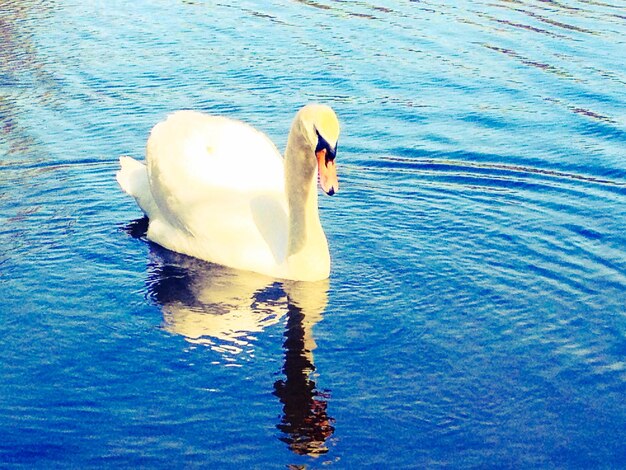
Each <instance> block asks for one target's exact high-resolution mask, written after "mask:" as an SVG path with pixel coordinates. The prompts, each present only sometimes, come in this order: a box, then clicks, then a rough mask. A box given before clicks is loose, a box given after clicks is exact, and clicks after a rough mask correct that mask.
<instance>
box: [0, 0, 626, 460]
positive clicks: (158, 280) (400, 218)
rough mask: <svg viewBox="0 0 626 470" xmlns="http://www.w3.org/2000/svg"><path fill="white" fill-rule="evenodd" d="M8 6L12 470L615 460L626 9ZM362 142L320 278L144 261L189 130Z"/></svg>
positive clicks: (0, 190) (4, 237)
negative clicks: (338, 128)
mask: <svg viewBox="0 0 626 470" xmlns="http://www.w3.org/2000/svg"><path fill="white" fill-rule="evenodd" d="M131 3H132V4H130V3H129V2H119V1H114V2H109V3H107V4H106V5H104V4H101V3H98V2H87V3H85V2H76V1H72V0H51V1H43V0H41V1H36V0H30V1H17V0H13V1H11V0H9V1H4V2H2V3H1V5H0V35H1V38H0V43H1V44H2V46H1V47H0V181H1V183H0V218H1V221H2V223H1V224H0V294H1V295H0V337H1V338H2V340H1V341H0V364H1V369H0V435H1V436H2V437H3V439H2V440H1V442H0V462H1V463H2V464H5V465H7V464H8V465H11V464H17V465H23V466H26V467H31V466H37V467H50V466H63V467H66V466H70V465H80V466H87V467H101V466H124V467H130V466H133V467H134V466H143V467H171V466H172V465H173V464H175V465H176V466H182V465H193V466H201V465H206V466H211V467H215V466H222V467H232V468H242V467H249V466H252V467H257V468H285V467H287V466H289V465H300V466H308V467H309V468H319V467H322V466H326V465H328V464H330V465H332V466H335V467H338V468H345V467H348V468H350V467H361V466H363V467H370V468H373V467H379V468H380V467H399V468H411V467H412V468H420V467H431V468H432V467H434V468H437V467H443V468H471V467H476V466H481V467H516V468H519V467H524V468H528V467H540V468H589V467H619V466H621V465H623V462H624V461H625V460H626V453H625V451H624V445H623V430H624V428H625V427H626V405H625V404H624V403H625V401H624V395H625V392H626V309H625V307H624V305H625V304H626V261H625V260H626V235H625V233H626V230H625V226H626V223H625V222H626V163H625V162H626V160H625V159H624V155H625V153H626V152H625V151H626V114H625V113H624V109H625V101H626V93H625V92H624V90H625V89H626V88H625V85H626V74H625V72H624V71H625V70H626V63H625V62H626V61H625V60H624V57H626V53H625V52H626V47H625V43H626V41H625V40H624V30H625V23H626V15H625V14H624V12H625V11H626V9H625V8H624V7H626V4H624V3H623V2H605V1H595V0H584V1H583V0H581V1H573V0H571V1H570V0H562V1H550V2H546V1H530V0H520V1H495V2H486V1H478V2H455V3H454V4H443V5H442V4H440V2H382V3H381V2H378V3H376V4H371V3H368V2H364V1H342V2H332V1H292V2H287V1H272V2H255V1H246V2H240V3H238V4H237V5H229V4H222V3H218V2H210V1H199V0H198V1H181V2H175V1H167V2H166V1H137V2H131ZM310 101H321V102H325V103H328V104H330V105H332V106H333V107H334V108H335V110H336V111H337V113H338V115H339V117H340V119H341V121H342V125H343V133H342V136H341V139H340V145H339V154H338V160H337V162H338V165H339V173H340V179H341V192H340V193H339V194H338V195H337V196H336V197H333V198H326V197H323V198H321V199H320V204H321V210H322V218H323V223H324V226H325V228H326V233H327V236H328V239H329V242H330V246H331V254H332V258H333V271H332V275H331V278H330V280H329V281H328V282H322V283H313V284H297V283H284V282H280V281H278V280H275V279H269V278H264V277H262V276H257V275H252V274H250V273H242V272H238V271H233V270H229V269H225V268H221V267H218V266H214V265H210V264H207V263H203V262H199V261H197V260H193V259H190V258H187V257H184V256H181V255H177V254H174V253H171V252H168V251H167V250H164V249H162V248H159V247H158V246H154V245H152V244H150V243H148V242H147V241H146V240H145V237H144V236H143V234H144V230H145V221H142V220H141V214H140V212H139V211H138V209H137V208H136V206H135V205H134V203H133V201H132V199H130V198H129V197H127V196H126V195H124V194H123V193H122V192H121V191H120V190H119V188H118V187H117V184H116V182H115V177H114V175H115V171H116V170H117V165H118V163H117V158H118V156H119V155H124V154H128V155H133V156H136V157H141V156H142V155H143V151H144V145H145V140H146V137H147V134H148V132H149V130H150V128H151V127H152V126H153V125H154V124H155V123H156V122H158V121H159V120H161V119H163V118H164V117H165V116H166V115H167V113H169V112H171V111H174V110H176V109H183V108H188V109H198V110H202V111H206V112H212V113H219V114H224V115H227V116H231V117H235V118H238V119H242V120H245V121H247V122H249V123H251V124H252V125H254V126H255V127H257V128H259V129H261V130H263V131H264V132H266V133H267V134H268V135H269V136H270V137H271V138H272V139H273V140H274V142H276V144H277V146H278V147H279V148H281V149H282V148H284V145H285V142H286V134H287V130H288V128H289V125H290V121H291V119H292V117H293V115H294V113H295V111H296V110H297V109H298V108H299V107H300V106H301V105H302V104H304V103H306V102H310Z"/></svg>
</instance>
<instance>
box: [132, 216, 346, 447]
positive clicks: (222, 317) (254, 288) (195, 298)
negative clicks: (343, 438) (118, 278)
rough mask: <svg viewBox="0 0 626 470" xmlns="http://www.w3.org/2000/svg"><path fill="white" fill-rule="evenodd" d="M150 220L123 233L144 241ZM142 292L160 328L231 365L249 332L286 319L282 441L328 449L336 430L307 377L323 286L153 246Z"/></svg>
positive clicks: (279, 387) (324, 398)
mask: <svg viewBox="0 0 626 470" xmlns="http://www.w3.org/2000/svg"><path fill="white" fill-rule="evenodd" d="M147 223H148V220H147V219H146V218H143V219H138V220H135V221H133V222H131V223H130V224H128V225H127V226H126V227H124V229H125V231H126V232H127V233H129V234H130V235H131V236H132V237H134V238H143V237H144V236H145V233H146V230H147ZM149 268H150V269H149V271H150V274H149V276H148V279H147V285H148V295H149V296H150V298H151V299H152V300H153V301H154V302H155V303H156V304H158V305H159V306H160V307H161V309H162V312H163V319H164V329H165V330H167V331H169V332H171V333H175V334H179V335H182V336H184V337H185V339H186V340H187V341H189V342H191V343H195V344H205V345H207V346H210V347H211V348H212V349H214V350H216V351H218V352H220V353H221V354H222V356H223V357H224V360H225V361H231V362H234V361H236V360H237V358H238V356H239V355H241V354H251V353H252V350H253V343H254V341H255V340H256V338H255V337H254V334H255V333H260V332H262V331H263V329H265V328H267V327H268V326H270V325H273V324H276V323H278V322H279V321H281V319H282V317H283V316H285V315H286V318H287V324H286V329H285V333H284V338H285V341H284V343H283V347H284V350H285V355H284V363H283V367H282V372H283V374H284V378H282V379H280V380H278V381H276V382H275V384H274V395H275V396H277V397H278V398H279V399H280V402H281V403H282V405H283V414H282V417H281V420H280V423H279V424H277V428H278V429H279V430H280V431H281V432H282V433H283V435H282V436H281V437H280V440H281V441H283V442H285V443H287V444H288V445H289V448H290V449H291V450H292V451H293V452H295V453H297V454H299V455H310V456H316V455H321V454H324V453H327V452H328V448H327V447H326V445H325V443H326V440H327V439H328V438H329V437H330V436H331V435H332V434H333V432H334V429H335V428H334V427H333V423H334V419H333V418H332V417H330V416H329V415H328V412H327V408H328V399H329V397H330V393H329V391H327V390H324V391H320V390H318V389H317V387H316V383H315V381H314V380H312V379H311V374H312V373H313V372H314V371H315V365H314V360H313V350H314V349H315V346H316V345H315V340H314V338H313V334H312V330H313V327H314V326H315V324H317V322H319V321H320V320H321V319H322V316H323V314H324V310H325V308H326V304H327V302H328V281H320V282H312V283H311V282H307V283H299V282H290V281H284V282H278V281H276V280H275V279H272V278H268V277H265V276H260V275H257V274H254V273H249V272H244V271H237V270H233V269H229V268H225V267H222V266H217V265H214V264H210V263H206V262H204V261H201V260H197V259H194V258H190V257H188V256H185V255H180V254H178V253H174V252H171V251H169V250H165V249H163V248H161V247H159V246H156V245H151V250H150V265H149Z"/></svg>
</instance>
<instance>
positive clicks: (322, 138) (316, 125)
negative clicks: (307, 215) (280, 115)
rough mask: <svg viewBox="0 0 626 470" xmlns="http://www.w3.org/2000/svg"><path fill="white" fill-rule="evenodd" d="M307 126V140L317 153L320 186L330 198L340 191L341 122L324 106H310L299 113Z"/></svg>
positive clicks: (328, 107)
mask: <svg viewBox="0 0 626 470" xmlns="http://www.w3.org/2000/svg"><path fill="white" fill-rule="evenodd" d="M298 114H299V115H300V119H301V120H302V122H303V123H304V124H305V129H306V134H307V139H308V141H309V143H310V145H311V149H313V150H314V152H315V158H316V160H317V171H318V174H319V181H320V186H321V187H322V189H323V190H324V192H325V193H326V194H328V195H330V196H332V195H333V194H335V193H336V192H337V191H338V190H339V181H338V179H337V169H336V167H335V157H336V155H337V141H338V140H339V120H338V119H337V115H336V114H335V112H334V111H333V110H332V109H331V108H330V106H326V105H323V104H309V105H306V106H305V107H304V108H302V109H301V110H300V112H299V113H298Z"/></svg>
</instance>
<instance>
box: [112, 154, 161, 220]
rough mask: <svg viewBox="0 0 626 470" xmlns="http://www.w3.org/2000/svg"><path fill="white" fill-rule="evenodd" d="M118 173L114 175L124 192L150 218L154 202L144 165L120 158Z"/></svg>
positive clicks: (130, 159)
mask: <svg viewBox="0 0 626 470" xmlns="http://www.w3.org/2000/svg"><path fill="white" fill-rule="evenodd" d="M120 165H121V168H120V171H118V172H117V174H116V175H115V177H116V179H117V182H118V183H119V184H120V186H121V187H122V189H123V190H124V192H126V193H127V194H130V195H131V196H132V197H134V198H135V201H137V204H138V205H139V207H140V208H141V210H142V211H143V212H144V213H145V214H146V215H147V216H148V217H150V213H151V212H152V210H151V209H153V207H154V200H153V198H152V193H151V191H150V183H149V181H148V169H147V168H146V165H144V164H143V163H141V162H138V161H137V160H135V159H134V158H132V157H120Z"/></svg>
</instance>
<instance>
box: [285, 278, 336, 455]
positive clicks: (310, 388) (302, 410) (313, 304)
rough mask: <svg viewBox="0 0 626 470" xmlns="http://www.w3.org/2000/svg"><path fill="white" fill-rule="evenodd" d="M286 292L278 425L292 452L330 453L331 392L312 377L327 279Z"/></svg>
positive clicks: (289, 287) (295, 285)
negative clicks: (315, 331) (315, 332)
mask: <svg viewBox="0 0 626 470" xmlns="http://www.w3.org/2000/svg"><path fill="white" fill-rule="evenodd" d="M285 291H286V292H287V296H288V299H289V300H288V306H287V308H288V310H289V311H288V316H287V328H286V330H285V334H284V336H285V342H284V343H283V346H284V348H285V363H284V365H283V373H284V374H285V379H281V380H278V381H277V382H276V383H275V384H274V394H275V395H276V396H278V398H280V401H281V402H282V404H283V416H282V419H281V422H280V424H279V425H278V426H277V427H278V429H280V430H281V431H282V432H283V433H284V434H285V435H284V437H282V438H281V440H282V441H284V442H286V443H287V444H289V447H290V448H291V450H292V451H294V452H295V453H297V454H301V455H312V456H315V455H320V454H324V453H326V452H328V448H327V447H326V446H325V442H326V440H327V439H328V438H329V437H330V436H331V435H332V434H333V432H334V430H335V428H334V427H333V425H332V423H334V419H333V418H331V417H330V416H328V413H327V411H326V409H327V407H328V403H327V400H328V398H329V397H330V394H329V392H328V391H319V390H317V389H316V387H315V382H314V381H313V380H311V378H310V375H311V373H313V371H315V365H314V364H313V350H314V349H315V347H316V345H315V340H314V339H313V336H312V330H313V326H314V325H315V324H316V323H317V322H318V321H320V320H321V319H322V315H323V313H324V310H325V308H326V303H327V296H326V295H325V293H326V292H327V291H328V281H327V280H326V281H320V282H317V283H292V284H285ZM320 293H323V294H324V295H319V294H320Z"/></svg>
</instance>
